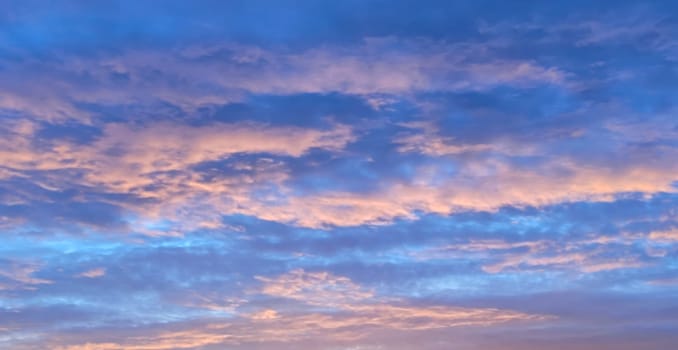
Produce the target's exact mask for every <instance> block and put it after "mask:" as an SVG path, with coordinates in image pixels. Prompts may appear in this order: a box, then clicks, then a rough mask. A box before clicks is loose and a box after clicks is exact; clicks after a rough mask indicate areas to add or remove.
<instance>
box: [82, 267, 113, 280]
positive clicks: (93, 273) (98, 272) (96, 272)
mask: <svg viewBox="0 0 678 350" xmlns="http://www.w3.org/2000/svg"><path fill="white" fill-rule="evenodd" d="M104 275H106V269H104V268H101V267H99V268H95V269H91V270H87V271H85V272H83V273H80V274H78V277H87V278H97V277H102V276H104Z"/></svg>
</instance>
